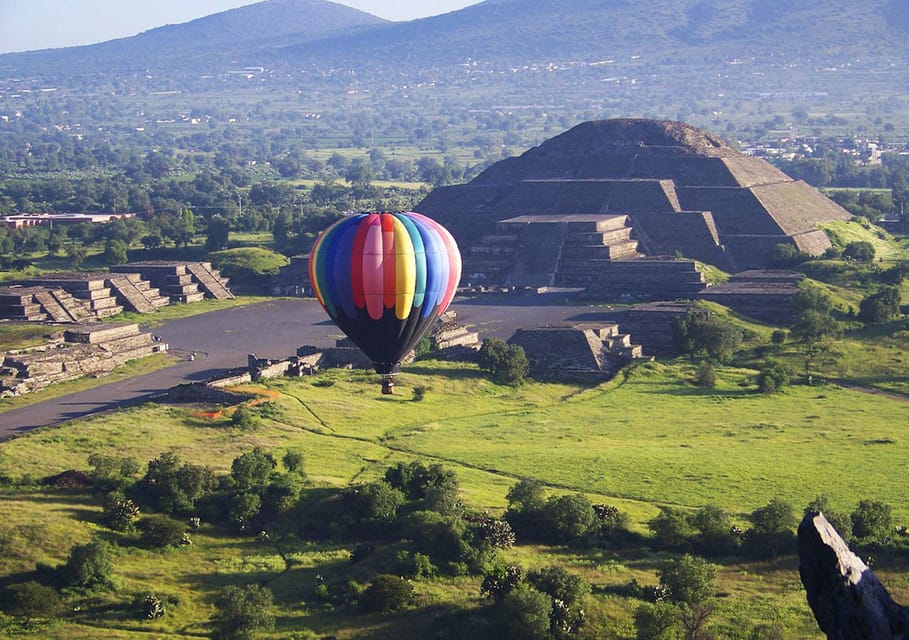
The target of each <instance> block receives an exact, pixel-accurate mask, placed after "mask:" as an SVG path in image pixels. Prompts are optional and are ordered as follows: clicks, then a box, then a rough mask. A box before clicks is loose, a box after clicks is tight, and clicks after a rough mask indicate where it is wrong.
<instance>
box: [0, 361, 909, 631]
mask: <svg viewBox="0 0 909 640" xmlns="http://www.w3.org/2000/svg"><path fill="white" fill-rule="evenodd" d="M753 373H754V372H753V371H750V370H745V369H736V368H720V370H719V382H718V385H717V387H716V388H715V389H713V390H709V391H707V390H702V389H698V388H696V387H694V386H693V385H692V384H691V383H690V382H689V380H690V378H691V377H692V376H693V374H694V367H693V365H689V364H687V363H684V362H676V363H648V364H642V365H638V366H636V367H635V368H633V369H632V370H630V371H629V373H628V375H627V377H625V376H620V377H619V378H617V379H615V380H613V381H612V382H609V383H606V384H604V385H601V386H597V387H592V388H586V387H577V386H573V385H549V384H537V383H532V384H527V385H524V386H522V387H520V388H518V389H513V388H510V387H502V386H498V385H495V384H493V383H491V382H490V381H489V380H488V379H487V378H486V377H485V376H484V375H483V374H482V373H481V372H480V371H478V370H477V369H476V368H475V367H474V366H472V365H459V364H449V363H439V362H434V361H430V362H420V363H416V364H414V365H411V366H410V367H408V368H407V369H406V371H405V373H404V374H403V375H402V376H401V380H400V384H399V385H398V394H397V395H395V396H382V395H380V393H379V387H378V385H377V384H376V380H375V379H374V376H372V375H370V374H367V373H363V372H342V371H333V372H329V373H327V374H323V375H322V376H319V377H316V378H304V379H282V380H276V381H273V382H271V383H269V384H268V385H267V388H264V389H262V392H264V393H267V394H268V396H269V397H270V398H271V400H272V402H273V403H274V404H275V405H276V409H277V411H276V412H274V413H273V416H274V417H273V418H270V419H266V418H263V419H262V424H261V426H260V427H259V428H258V429H255V430H239V429H236V428H233V427H231V426H230V424H229V422H230V420H229V417H227V416H217V417H210V414H207V413H204V412H202V411H200V407H183V406H167V405H146V406H142V407H136V408H132V409H127V410H124V411H121V412H117V413H114V414H110V415H105V416H99V417H96V418H91V419H86V420H81V421H77V422H73V423H69V424H66V425H62V426H59V427H53V428H46V429H42V430H39V431H36V432H34V433H32V434H29V435H27V436H23V437H18V438H15V439H13V440H10V441H7V442H4V443H2V444H0V475H4V476H6V477H8V478H10V479H11V480H12V481H13V482H14V483H15V486H18V488H15V486H14V485H11V486H10V487H9V488H7V489H4V490H3V496H2V498H3V499H2V500H0V573H2V575H5V576H10V575H16V574H19V573H20V572H24V571H30V570H32V569H34V567H35V566H36V564H37V563H46V564H51V565H54V564H58V563H60V562H61V561H62V560H63V559H65V557H66V555H67V553H68V550H69V548H70V546H71V545H72V544H76V543H81V542H85V541H87V540H88V539H89V538H90V537H91V536H92V535H93V534H96V533H100V534H101V535H103V536H105V537H108V538H114V539H118V536H119V535H120V534H113V533H112V532H109V531H107V530H106V529H104V528H103V527H102V526H101V525H100V524H99V518H100V513H101V510H100V506H99V505H98V504H97V503H96V502H94V501H93V500H92V499H91V498H90V496H87V495H84V494H79V493H75V494H73V493H67V492H62V491H50V490H41V489H39V488H37V487H36V486H35V485H34V484H32V482H33V481H34V480H35V479H37V478H39V477H44V476H47V475H49V474H53V473H56V472H59V471H63V470H67V469H87V468H88V464H87V457H88V456H89V455H90V454H91V453H93V452H98V451H116V452H118V455H129V456H132V457H134V458H135V459H137V460H139V461H142V462H143V463H144V462H145V461H147V460H149V459H151V458H154V457H155V456H157V455H158V454H159V453H160V452H162V451H165V450H173V451H176V452H177V453H178V454H179V455H180V457H181V459H184V460H186V461H190V462H195V463H204V464H207V465H211V466H212V467H214V468H215V469H216V470H218V471H219V472H222V473H223V472H226V471H228V469H229V467H230V463H231V461H232V459H233V458H234V457H236V456H237V455H238V454H239V453H241V452H244V451H248V450H250V449H251V448H252V447H253V446H262V447H264V448H266V449H268V450H271V451H273V452H275V453H276V454H277V455H278V456H280V454H281V453H283V451H285V450H287V449H298V450H300V451H302V452H303V453H304V455H305V460H306V462H305V466H306V471H307V474H308V476H309V478H310V480H311V482H312V483H313V484H314V485H315V486H334V487H343V486H348V485H349V484H351V483H356V482H361V481H368V480H372V479H375V478H377V477H380V476H381V474H382V473H383V472H384V470H385V469H386V468H387V467H388V466H389V465H391V464H393V463H395V462H397V461H409V460H412V459H421V460H424V461H426V462H441V463H443V464H444V465H445V466H447V467H449V468H452V469H453V470H455V471H456V472H457V474H458V476H459V478H460V480H461V485H462V498H463V500H464V501H465V503H466V504H467V505H469V506H470V507H471V508H473V509H477V510H483V509H486V510H490V511H492V512H496V513H498V512H501V510H502V509H503V508H504V506H505V493H506V492H507V490H508V488H509V487H511V486H512V485H513V484H514V483H515V481H516V479H517V478H519V477H533V478H537V479H539V480H541V481H543V482H544V483H546V484H547V485H548V486H549V488H550V491H552V492H566V491H571V492H578V491H579V492H583V493H586V494H588V495H589V496H590V497H591V498H592V499H595V501H597V502H608V503H610V504H615V505H617V506H618V507H619V508H620V509H621V510H622V511H624V512H626V513H628V514H629V515H630V517H631V520H632V522H631V526H632V528H633V529H635V530H637V531H641V532H644V531H646V522H647V520H648V519H650V518H651V517H653V516H654V515H655V514H656V513H657V512H658V507H659V506H660V505H677V506H679V507H682V508H696V507H699V506H702V505H704V504H708V503H710V504H717V505H720V506H722V507H724V508H726V509H729V510H730V511H732V512H733V513H734V514H735V515H736V518H737V519H738V520H740V521H741V522H744V521H745V515H746V514H747V513H749V512H750V511H752V510H753V509H755V508H756V507H759V506H763V505H764V504H766V503H767V501H768V500H769V499H770V498H772V497H781V498H783V499H785V500H787V501H788V502H790V503H791V504H792V505H793V506H794V507H796V509H797V510H798V511H800V510H801V508H802V507H803V506H804V505H805V504H806V503H807V502H808V501H810V500H811V499H812V498H814V497H815V496H816V495H817V494H820V493H823V494H826V495H827V496H829V497H830V499H831V503H832V504H833V505H834V506H835V507H836V508H838V509H840V510H842V511H847V512H848V511H849V510H851V509H852V508H853V507H854V506H855V504H856V503H857V502H858V500H860V499H875V500H880V501H883V502H886V503H888V504H891V505H892V506H893V509H894V515H895V520H896V521H897V522H900V523H903V522H906V521H907V520H909V498H907V497H906V495H905V492H904V491H903V482H902V471H903V467H904V466H905V455H904V451H903V449H904V446H903V445H904V444H905V442H906V441H907V439H909V424H907V422H906V420H905V416H906V411H907V404H906V402H905V401H904V400H897V399H893V398H888V397H882V396H876V395H871V394H867V393H861V392H858V391H854V390H849V389H844V388H841V387H838V386H834V385H825V386H820V387H818V386H801V385H796V386H791V387H788V388H787V389H786V390H785V391H784V392H782V393H779V394H776V395H773V396H764V395H761V394H759V393H757V392H756V390H755V387H754V384H753V382H752V378H753ZM418 385H420V386H425V387H426V388H427V390H426V393H425V397H424V399H423V400H421V401H419V402H416V401H414V400H413V394H412V389H413V388H414V387H415V386H418ZM850 470H860V473H861V479H860V480H857V478H856V477H855V476H854V475H853V474H851V473H850V472H849V471H850ZM857 473H859V472H857ZM193 540H194V544H193V545H192V546H191V547H188V548H183V549H179V550H173V551H168V552H150V551H148V550H145V549H141V548H137V547H136V546H135V545H134V544H133V545H131V544H130V543H129V540H128V539H125V540H124V539H120V540H119V542H120V543H121V544H122V545H123V546H122V550H121V551H120V552H119V553H120V557H119V558H118V560H117V562H116V570H115V576H116V580H117V585H118V588H117V590H116V591H113V592H101V593H96V594H92V595H91V596H86V597H85V598H86V599H85V602H82V606H83V610H82V611H81V612H79V613H75V614H73V615H71V616H67V617H66V618H65V619H64V620H63V621H62V622H58V623H55V624H54V625H52V626H49V627H45V628H43V629H42V631H41V634H42V635H41V637H46V638H139V637H148V634H149V633H151V634H153V635H155V636H157V635H161V636H167V637H197V636H200V635H204V634H205V633H207V627H206V621H207V620H208V618H209V617H210V616H211V614H212V612H213V607H212V602H213V597H214V595H215V594H216V592H217V590H218V589H219V588H220V587H221V586H223V585H225V584H234V583H245V582H249V581H251V580H255V581H260V582H263V583H266V584H268V586H269V587H270V588H271V589H272V590H273V591H274V593H275V597H276V604H277V608H278V612H279V616H278V625H277V629H276V631H275V632H274V634H272V635H271V636H270V637H274V638H282V637H290V636H289V635H288V634H290V633H291V632H300V633H302V630H303V629H308V630H309V631H310V632H312V633H313V634H317V636H318V635H322V634H330V635H334V636H336V637H338V638H395V637H404V635H408V636H409V637H427V636H428V635H429V633H430V631H429V630H430V628H431V626H432V625H433V624H434V621H436V622H437V617H438V616H439V615H440V611H441V609H440V607H444V606H445V605H452V606H458V607H468V608H470V607H475V606H478V605H479V603H480V600H479V578H454V579H450V578H446V579H433V580H428V581H419V582H417V583H416V587H417V592H418V595H419V602H420V604H419V606H417V607H415V608H414V609H411V610H408V611H405V612H403V613H400V614H395V615H389V616H372V615H362V614H352V613H351V612H349V611H348V612H344V611H328V610H324V609H322V608H321V607H319V606H316V605H315V604H314V603H313V602H312V601H311V599H310V591H311V589H312V588H313V585H314V581H315V575H316V574H317V573H321V574H322V575H335V574H340V575H343V576H345V577H346V579H354V580H357V579H360V580H363V579H365V578H364V574H363V572H365V571H367V570H368V567H362V566H361V565H351V564H350V563H349V562H348V560H347V559H348V557H349V552H350V550H349V549H345V548H342V547H338V546H333V545H320V544H315V543H300V544H298V545H297V547H296V548H294V549H293V553H292V558H293V560H294V562H293V566H292V567H291V568H290V569H287V568H286V567H285V565H284V563H283V562H281V561H280V559H279V558H278V557H277V555H276V554H275V552H274V549H273V548H270V547H269V546H268V545H263V544H260V543H256V542H254V541H253V540H252V539H250V538H237V537H233V536H225V534H223V533H222V532H220V530H216V529H215V528H213V527H209V526H208V525H203V527H202V529H201V530H200V531H199V532H198V533H196V534H194V535H193ZM506 557H507V559H509V560H512V561H517V562H520V563H521V564H523V565H524V566H529V567H534V566H543V565H546V564H553V563H557V564H561V565H563V566H565V567H566V568H568V569H569V570H571V571H573V572H576V573H579V574H580V575H582V576H583V577H584V578H585V579H586V580H587V581H588V582H590V583H591V584H592V585H593V589H594V596H593V598H591V601H590V603H589V606H588V607H587V609H588V615H589V616H590V619H591V620H593V621H596V622H597V624H600V625H602V626H603V627H604V628H609V629H611V630H612V637H616V638H630V637H633V633H634V631H633V623H632V618H631V615H632V612H633V610H634V607H635V606H636V602H637V601H634V600H632V599H629V598H625V597H621V596H618V595H615V594H614V592H613V591H611V589H614V588H615V587H618V586H621V585H624V584H627V583H628V582H629V581H630V580H631V579H632V578H634V579H636V580H638V581H639V582H640V583H641V584H656V576H655V570H656V567H657V566H658V564H659V561H660V558H661V556H660V554H653V553H652V552H639V551H636V552H633V553H626V554H623V553H620V552H614V551H611V550H609V549H594V550H587V551H568V550H566V549H564V548H549V547H542V546H536V545H534V546H522V545H518V546H517V547H515V548H514V549H512V550H511V551H509V552H506ZM903 568H904V567H897V566H892V567H888V566H878V567H876V569H877V570H878V571H879V573H880V574H881V575H882V576H883V578H884V579H885V580H886V581H887V584H888V586H889V587H890V588H891V590H892V591H893V593H894V595H895V597H896V599H897V600H905V599H906V598H907V597H909V580H907V579H905V578H904V577H903V576H901V575H900V573H899V572H900V570H901V569H903ZM718 586H719V589H720V591H721V592H722V594H723V597H721V598H720V599H719V601H718V610H717V614H716V616H715V617H716V620H717V623H718V624H722V625H727V626H729V628H741V629H745V628H750V627H749V625H752V626H753V625H754V624H755V623H756V622H758V621H765V620H771V619H772V620H778V621H780V623H781V624H783V625H784V627H785V630H786V635H785V637H786V638H800V639H819V638H821V637H822V636H821V634H820V633H819V632H818V631H817V628H816V625H815V624H814V622H813V620H812V618H811V616H810V612H809V611H808V608H807V605H806V604H805V600H804V594H803V593H802V592H801V587H800V585H799V582H798V574H797V570H796V561H795V559H793V558H785V559H783V560H780V561H777V562H768V563H757V564H755V563H744V562H738V561H736V562H732V563H729V564H724V565H722V566H721V567H720V571H719V574H718ZM147 591H152V592H155V593H159V594H165V595H167V596H170V597H171V598H172V599H173V600H175V601H178V602H179V604H178V605H177V606H175V607H173V608H172V613H169V614H168V616H166V617H164V618H162V619H160V620H158V621H155V622H139V621H136V620H133V619H131V618H130V616H128V615H127V614H126V613H125V609H124V607H125V605H124V603H126V602H128V601H130V600H131V598H132V597H133V596H134V595H135V594H138V593H143V592H147ZM405 630H406V631H405ZM402 634H404V635H402ZM317 636H316V637H317ZM299 637H307V636H305V635H303V636H299ZM310 637H312V636H310Z"/></svg>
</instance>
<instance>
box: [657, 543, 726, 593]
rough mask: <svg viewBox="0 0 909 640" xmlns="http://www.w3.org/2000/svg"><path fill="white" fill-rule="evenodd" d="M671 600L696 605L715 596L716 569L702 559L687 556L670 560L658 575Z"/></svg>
mask: <svg viewBox="0 0 909 640" xmlns="http://www.w3.org/2000/svg"><path fill="white" fill-rule="evenodd" d="M657 575H658V576H659V578H660V586H661V587H663V588H664V589H665V590H666V592H667V593H668V594H669V599H670V600H672V601H673V602H676V603H680V604H696V603H700V602H704V601H705V600H707V599H708V598H710V597H711V596H713V594H714V591H715V588H714V584H713V581H714V578H715V577H716V567H714V566H713V565H712V564H710V563H709V562H707V561H706V560H704V559H702V558H696V557H694V556H692V555H688V554H685V555H684V556H682V557H681V558H677V559H674V560H670V561H669V562H668V563H666V564H665V565H663V567H662V568H661V569H660V570H659V572H658V574H657Z"/></svg>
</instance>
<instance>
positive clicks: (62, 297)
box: [0, 261, 234, 323]
mask: <svg viewBox="0 0 909 640" xmlns="http://www.w3.org/2000/svg"><path fill="white" fill-rule="evenodd" d="M227 284H228V283H227V280H226V279H225V278H222V277H221V275H220V274H219V273H218V271H217V269H212V266H211V264H210V263H208V262H182V261H181V262H133V263H130V264H124V265H118V266H115V267H111V270H110V272H109V273H108V272H98V273H86V272H77V273H53V274H48V275H42V276H36V277H34V278H24V279H22V280H19V281H17V282H15V283H13V284H11V285H7V286H4V287H0V319H2V320H16V321H22V322H56V323H73V322H76V323H79V322H87V321H91V320H97V319H100V318H108V317H111V316H115V315H118V314H120V313H122V312H123V311H124V310H125V311H134V312H136V313H154V312H155V311H157V310H158V309H160V308H161V307H163V306H165V305H168V304H170V303H171V302H198V301H199V300H202V299H203V298H206V297H208V298H215V299H217V300H223V299H228V298H233V297H234V296H233V293H231V291H230V289H229V288H228V286H227Z"/></svg>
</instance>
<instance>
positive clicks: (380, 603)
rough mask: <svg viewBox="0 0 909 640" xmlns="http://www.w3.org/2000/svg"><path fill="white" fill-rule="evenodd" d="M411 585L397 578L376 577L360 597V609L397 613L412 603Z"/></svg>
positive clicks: (412, 592) (383, 575)
mask: <svg viewBox="0 0 909 640" xmlns="http://www.w3.org/2000/svg"><path fill="white" fill-rule="evenodd" d="M413 597H414V591H413V585H412V584H411V583H410V582H409V581H408V580H405V579H404V578H401V577H399V576H393V575H387V574H381V575H378V576H376V577H375V578H374V579H373V581H372V582H370V583H369V586H368V587H366V589H365V590H364V591H363V593H362V594H361V595H360V607H361V608H362V609H363V610H364V611H368V612H371V611H378V612H382V613H385V612H389V611H398V610H400V609H403V608H405V607H407V606H409V605H410V604H411V603H412V602H413Z"/></svg>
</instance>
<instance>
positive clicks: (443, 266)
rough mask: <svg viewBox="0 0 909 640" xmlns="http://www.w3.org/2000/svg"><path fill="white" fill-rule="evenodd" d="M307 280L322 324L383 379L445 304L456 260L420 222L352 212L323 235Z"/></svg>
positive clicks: (438, 233)
mask: <svg viewBox="0 0 909 640" xmlns="http://www.w3.org/2000/svg"><path fill="white" fill-rule="evenodd" d="M309 279H310V281H311V282H312V286H313V289H314V291H315V294H316V297H317V298H318V300H319V302H320V303H321V304H322V306H323V307H324V308H325V311H326V312H327V313H328V315H329V317H330V318H331V319H332V320H333V321H334V322H335V324H337V325H338V327H339V328H340V329H341V330H342V331H343V332H344V333H345V334H347V336H348V337H349V338H350V339H351V340H352V341H353V342H354V344H356V345H357V346H358V347H359V348H360V349H361V350H362V351H363V352H364V353H365V354H366V355H367V356H368V357H369V358H370V359H371V360H372V361H373V364H374V365H375V368H376V371H377V372H378V373H380V374H383V375H385V376H390V375H391V374H393V373H396V372H397V371H398V368H399V366H400V364H401V360H402V359H403V358H404V357H406V356H407V354H408V353H410V352H411V351H412V350H413V348H414V347H416V345H417V343H418V342H419V341H420V339H421V338H422V337H423V336H424V335H426V333H427V331H429V329H430V328H432V325H433V324H434V323H435V321H436V320H437V319H438V318H439V316H440V315H442V314H443V313H444V312H445V310H446V309H447V308H448V305H449V304H451V300H452V298H454V295H455V292H456V290H457V286H458V281H459V280H460V279H461V254H460V252H459V251H458V245H457V243H455V240H454V238H453V237H452V236H451V234H450V233H449V232H448V230H447V229H445V228H444V227H443V226H442V225H440V224H439V223H437V222H436V221H434V220H432V219H430V218H427V217H426V216H424V215H421V214H419V213H412V212H408V213H359V214H355V215H351V216H347V217H345V218H343V219H341V220H339V221H338V222H336V223H334V224H333V225H331V226H330V227H328V228H327V229H326V230H325V231H323V232H322V234H321V235H320V236H319V238H318V239H317V240H316V243H315V245H314V246H313V248H312V252H311V253H310V256H309ZM386 380H387V378H386ZM386 384H390V383H386ZM383 391H384V388H383Z"/></svg>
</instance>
